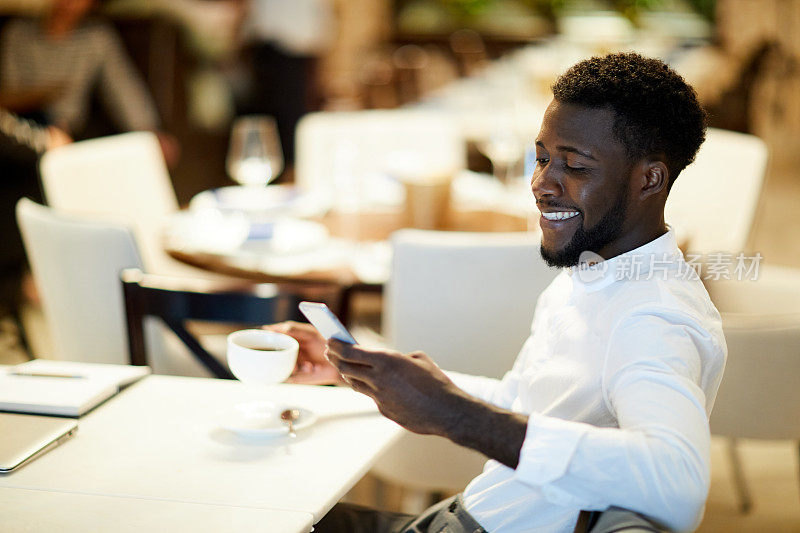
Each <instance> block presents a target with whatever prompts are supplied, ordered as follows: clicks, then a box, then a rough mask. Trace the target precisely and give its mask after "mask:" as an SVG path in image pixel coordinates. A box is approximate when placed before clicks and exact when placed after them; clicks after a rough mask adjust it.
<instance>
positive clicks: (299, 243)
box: [0, 0, 800, 533]
mask: <svg viewBox="0 0 800 533" xmlns="http://www.w3.org/2000/svg"><path fill="white" fill-rule="evenodd" d="M618 51H635V52H639V53H641V54H642V55H645V56H651V57H656V58H659V59H661V60H663V61H664V62H666V63H667V64H668V65H669V66H670V67H672V68H673V69H674V70H675V71H676V72H678V73H679V74H680V75H681V76H682V77H683V78H684V79H685V80H686V81H687V82H688V83H689V84H690V85H691V86H692V87H693V88H694V89H695V91H696V93H697V98H698V100H699V102H700V103H701V104H702V106H703V107H704V109H705V110H706V111H707V113H708V128H709V129H708V132H707V136H706V141H705V143H704V144H703V146H702V147H701V149H700V152H699V154H698V156H697V158H696V160H695V162H694V163H692V164H691V165H690V166H689V167H687V168H686V169H685V170H684V171H683V172H682V173H681V176H680V179H678V180H677V181H676V182H675V186H674V188H673V189H672V190H671V192H670V196H669V200H668V201H667V204H666V211H665V213H666V222H667V223H668V224H669V225H670V226H671V227H672V228H673V229H674V231H675V235H676V238H677V242H678V246H679V247H680V249H681V250H682V251H683V253H684V255H685V257H686V258H687V260H688V259H691V261H689V264H690V265H691V266H692V267H693V268H694V269H695V270H696V271H697V273H698V276H699V277H700V279H701V280H702V281H703V284H704V285H705V288H706V290H707V291H708V294H709V295H710V298H711V301H712V302H713V303H714V304H715V306H716V307H717V309H718V310H719V312H720V314H721V316H722V327H723V330H724V332H725V337H726V340H727V347H728V360H727V367H726V371H725V374H724V377H723V380H722V384H721V385H720V389H719V394H718V396H717V399H716V403H715V406H714V410H713V412H712V414H711V417H710V429H711V435H712V440H711V447H710V449H711V477H710V491H709V494H708V498H707V501H706V507H705V513H704V516H703V519H702V522H701V523H700V524H699V526H698V528H697V531H700V532H706V533H711V532H723V531H725V532H729V531H737V532H739V531H742V532H745V531H754V532H755V531H758V532H760V533H761V532H794V531H800V445H799V443H800V422H799V421H800V386H798V383H800V380H798V378H800V233H795V231H799V232H800V170H798V169H800V0H302V1H301V0H291V1H290V0H104V1H99V0H0V144H2V146H0V187H2V188H3V191H2V193H0V212H2V214H1V215H0V218H2V224H3V227H2V230H0V231H2V241H3V242H2V243H0V254H2V255H1V256H0V264H1V266H2V268H1V269H0V273H2V279H0V291H1V292H2V294H1V295H0V296H2V300H0V372H2V373H3V374H0V411H10V412H15V411H22V412H29V413H30V412H33V413H39V414H61V416H64V414H63V413H58V412H54V411H52V410H51V411H48V410H47V409H48V408H50V409H52V408H53V405H55V404H57V403H58V402H59V400H58V394H59V391H60V390H61V387H62V385H70V386H71V385H73V384H74V383H75V382H77V381H80V380H77V379H71V380H70V379H66V380H65V379H60V380H59V376H60V377H61V378H63V377H64V376H69V377H73V378H74V377H75V376H74V375H72V373H73V372H75V373H80V372H82V370H74V371H73V370H69V369H71V368H73V367H70V366H59V365H61V364H62V363H65V362H78V363H80V364H86V363H90V364H113V365H125V366H120V367H119V368H130V367H128V366H127V365H133V366H136V367H137V368H138V367H142V366H147V367H149V369H150V370H149V371H148V372H151V375H149V376H145V377H142V375H141V374H136V377H124V378H123V377H114V378H113V379H116V382H115V387H116V388H114V390H113V395H112V393H107V394H106V395H105V396H103V398H102V399H98V400H95V401H94V403H92V404H91V406H89V407H88V408H87V407H86V404H84V405H83V406H82V407H79V408H78V411H76V413H79V414H71V415H69V414H68V415H66V416H67V417H72V418H71V419H72V420H74V421H75V422H77V424H78V426H79V427H80V428H81V429H80V430H79V431H78V432H77V433H76V434H75V436H73V437H72V438H71V439H70V440H69V441H67V442H64V443H62V444H60V445H59V446H58V447H56V448H55V449H53V450H50V451H48V452H47V453H46V454H44V455H42V456H40V457H36V458H35V460H33V461H31V462H30V464H25V465H23V466H22V467H21V468H20V469H19V471H18V472H17V471H15V472H12V473H10V474H8V475H0V531H6V529H5V528H4V525H3V522H4V520H5V519H4V518H3V516H4V515H9V516H11V517H12V520H11V522H9V523H10V524H12V525H11V526H9V527H10V529H8V531H22V530H25V531H50V530H52V529H54V528H55V527H56V526H58V527H59V528H61V529H64V530H66V531H78V530H82V531H86V530H94V531H129V530H130V531H142V530H166V529H169V530H174V529H176V528H177V527H192V528H194V529H196V530H202V531H205V530H209V531H212V530H214V531H225V530H233V529H234V528H235V529H237V530H241V529H245V530H247V529H259V528H258V527H254V524H262V526H261V529H262V530H265V531H310V530H311V529H310V528H311V525H313V524H314V523H316V522H317V521H318V520H319V519H320V518H321V517H322V516H324V514H325V513H326V512H327V511H328V510H329V509H330V508H331V507H332V506H333V504H334V503H336V502H337V501H345V502H351V503H356V504H361V505H367V506H371V507H378V508H381V509H385V510H390V511H396V512H407V513H418V512H420V511H422V510H423V509H425V508H427V507H428V506H429V505H431V504H432V503H434V502H437V501H439V500H441V499H442V498H444V497H448V496H451V495H454V494H457V493H459V492H460V491H461V490H463V488H464V487H465V486H466V484H467V483H468V482H469V481H470V480H471V479H472V478H474V477H475V476H476V475H477V474H479V473H480V472H481V469H482V468H483V464H484V462H485V460H486V457H485V456H483V455H482V454H480V453H478V452H475V451H472V450H467V449H465V448H460V447H458V446H456V445H455V444H453V443H452V442H450V441H448V440H446V439H443V438H441V437H432V436H424V437H423V436H419V435H414V434H412V433H410V432H407V431H405V430H403V429H401V428H400V427H399V426H397V425H395V424H394V423H392V422H390V421H388V420H386V419H384V418H382V417H380V416H379V415H378V414H377V411H376V410H375V407H374V405H373V404H372V403H370V402H371V401H364V400H365V399H366V397H363V396H361V395H358V394H356V393H353V392H352V391H350V390H349V388H348V387H345V386H341V387H324V386H314V385H303V384H302V382H301V384H299V385H298V384H293V385H290V384H285V383H280V382H281V381H283V380H285V379H286V378H287V376H288V372H291V371H292V370H294V368H295V366H294V365H295V359H294V358H293V359H292V360H291V361H290V362H289V367H287V373H286V374H284V375H283V376H282V377H278V378H276V377H275V372H276V370H275V369H274V368H271V369H267V370H263V369H261V370H260V369H258V368H256V367H255V366H248V364H249V363H240V364H239V365H241V366H239V365H237V364H236V362H235V358H234V354H235V353H236V352H235V350H233V349H232V348H231V346H232V344H231V343H232V342H233V341H232V340H231V339H232V338H233V337H229V334H231V333H233V332H236V331H238V330H241V329H243V328H253V327H254V328H260V327H261V326H262V325H265V324H271V323H275V322H281V321H285V320H294V321H305V317H304V315H303V314H301V313H300V311H298V307H297V304H298V302H300V301H313V302H324V303H326V304H327V306H328V307H329V308H330V309H331V310H332V311H333V313H334V314H335V315H336V316H338V317H339V319H340V320H341V322H342V323H343V324H344V326H345V327H346V328H347V329H348V330H349V331H350V332H352V333H353V336H354V337H355V338H356V339H357V340H358V343H359V344H363V345H366V346H370V345H374V346H384V347H390V348H392V349H396V350H399V351H401V352H411V351H414V350H422V351H424V352H425V353H427V354H429V355H430V356H431V357H432V358H433V359H434V361H435V362H436V364H437V365H439V366H440V367H442V368H444V369H447V370H453V371H457V372H462V373H470V374H477V375H483V376H489V377H495V378H500V377H502V376H503V374H504V373H505V372H506V371H507V370H509V369H510V368H511V366H512V364H513V362H514V359H515V357H516V356H517V354H518V352H519V350H520V348H521V347H522V345H523V342H524V341H525V338H526V337H527V336H528V334H529V331H530V327H531V320H532V318H533V311H534V307H535V304H536V301H537V298H538V297H539V295H540V294H541V292H542V291H543V290H544V289H545V287H547V286H548V285H549V284H550V282H551V281H552V280H553V279H554V278H555V276H556V274H558V271H557V270H556V269H553V268H549V267H547V266H546V265H545V264H544V263H543V262H542V259H541V257H540V255H539V244H538V243H539V238H540V233H541V230H540V228H539V219H540V213H539V211H538V210H537V207H536V203H535V200H534V198H533V196H532V194H531V176H532V173H533V170H534V168H535V166H536V164H537V155H536V147H535V141H536V139H537V135H538V133H539V128H540V126H541V123H542V119H543V116H544V113H545V109H547V106H548V104H549V103H550V101H551V100H552V92H551V86H552V84H553V83H554V81H555V80H556V79H557V77H558V76H559V75H560V74H561V73H562V72H564V71H565V70H566V69H567V68H568V67H570V66H571V65H573V64H575V63H576V62H578V61H581V60H583V59H586V58H589V57H592V56H596V55H603V54H607V53H612V52H618ZM315 325H316V324H315ZM323 333H324V332H323ZM302 346H303V345H302V342H301V350H302V349H303V348H302ZM262 349H263V348H262ZM269 349H270V350H279V348H269ZM280 349H283V348H282V347H281V348H280ZM294 353H295V354H296V349H295V352H294ZM293 357H295V356H294V355H293ZM32 363H35V365H39V366H29V365H31V364H32ZM26 365H28V366H26ZM48 365H50V366H48ZM27 368H30V369H33V370H26V369H27ZM75 368H81V367H75ZM86 368H87V369H89V368H95V367H94V366H91V365H90V366H87V367H86ZM37 369H39V370H37ZM65 369H66V370H65ZM86 371H87V372H90V373H91V372H94V370H86ZM6 372H7V373H8V374H7V375H5V374H4V373H6ZM15 372H16V374H14V373H15ZM28 372H31V374H26V373H28ZM37 372H39V374H37ZM98 372H100V371H98ZM259 372H262V374H259ZM100 373H102V372H100ZM278 374H280V371H278ZM13 375H27V376H29V377H28V378H25V379H30V380H33V381H35V380H36V379H37V378H36V377H30V376H31V375H33V376H36V375H38V376H40V377H41V376H44V378H41V379H45V380H50V379H51V378H52V380H53V381H55V382H59V381H61V382H63V381H71V383H69V384H63V383H55V384H54V385H53V386H52V388H50V390H49V391H48V383H49V381H47V383H45V382H41V381H40V382H38V383H35V387H34V388H35V391H36V392H35V394H34V395H33V396H32V395H31V390H33V389H31V390H28V391H23V392H25V394H27V396H25V394H23V396H25V397H26V398H29V400H30V402H32V403H31V405H32V404H33V403H37V402H40V403H42V404H46V403H47V402H50V404H49V407H47V408H42V409H39V410H35V409H28V410H27V411H26V409H20V408H19V405H20V404H19V403H17V404H14V395H15V394H18V393H19V391H18V390H16V389H14V387H17V386H18V385H15V384H13V383H11V382H12V381H13V379H14V378H13ZM109 375H110V374H109ZM119 375H120V376H122V375H123V374H122V373H121V374H119ZM133 375H134V374H133V373H132V374H125V376H133ZM48 376H49V377H48ZM54 376H55V377H54ZM175 376H179V377H180V378H176V377H175ZM237 378H238V379H237ZM103 379H105V378H103ZM109 379H111V378H109ZM139 379H141V380H142V382H141V383H135V384H132V385H129V383H130V382H131V381H133V380H139ZM4 380H5V381H4ZM232 380H234V381H232ZM84 381H86V380H84ZM89 381H90V380H89ZM238 381H241V382H242V383H239V382H238ZM43 385H44V386H43ZM128 385H129V386H128ZM4 388H5V389H6V391H5V392H4V391H3V389H4ZM120 389H121V390H120ZM64 390H65V391H66V390H67V389H66V388H64ZM20 394H21V393H20ZM34 396H36V397H35V398H34ZM109 396H111V397H110V399H109ZM30 398H33V399H30ZM41 398H45V400H42V399H41ZM244 400H246V401H244ZM256 400H258V401H264V400H266V401H268V403H269V402H271V403H270V405H272V406H273V407H274V406H275V405H278V406H291V407H292V408H291V409H290V408H287V409H286V410H285V411H283V412H282V413H280V415H281V418H280V420H279V419H277V418H276V420H277V421H276V422H275V424H277V425H272V426H269V427H267V428H266V429H263V428H262V429H259V428H255V427H254V426H252V424H253V420H254V419H253V416H252V415H253V413H244V414H243V411H241V410H240V411H237V412H234V411H236V410H237V409H238V408H239V407H238V406H242V405H245V404H247V402H250V404H248V405H255V403H254V402H256ZM366 400H368V399H366ZM101 402H102V403H101ZM236 402H240V403H236ZM241 402H243V403H241ZM23 403H24V402H23ZM90 403H91V402H90ZM98 403H99V405H97V404H98ZM262 403H263V402H262ZM15 405H16V407H14V406H15ZM37 405H38V403H37ZM259 405H261V404H259ZM264 405H266V404H264ZM9 406H10V407H9ZM273 407H270V409H273ZM295 407H297V408H295ZM275 409H277V411H276V412H280V411H281V407H277V408H275ZM270 412H272V411H270ZM231 413H233V414H231ZM286 413H289V414H288V415H286ZM284 415H286V416H284ZM237 417H238V418H237ZM234 419H235V420H234ZM287 420H288V425H287V424H284V422H286V421H287ZM237 424H238V425H237ZM248 424H251V425H250V426H248ZM293 424H294V426H293ZM137 427H138V429H137ZM0 428H3V426H2V424H0ZM287 432H288V433H287ZM295 432H296V433H295ZM4 438H6V437H5V436H4V435H3V431H2V429H0V440H2V439H4ZM115 450H116V453H115ZM137 450H138V451H137ZM315 461H316V462H315ZM326 476H327V477H326ZM52 509H55V510H56V511H53V512H50V513H45V511H46V510H52ZM44 514H47V516H48V517H47V518H42V517H43V516H44ZM576 531H577V529H576ZM587 531H588V530H587ZM609 531H611V530H609ZM642 531H644V529H643V530H642ZM648 531H650V530H649V529H648ZM653 531H654V530H653Z"/></svg>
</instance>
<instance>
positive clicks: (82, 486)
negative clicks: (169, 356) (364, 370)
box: [0, 376, 402, 531]
mask: <svg viewBox="0 0 800 533" xmlns="http://www.w3.org/2000/svg"><path fill="white" fill-rule="evenodd" d="M254 399H257V400H268V401H273V402H275V403H278V404H279V405H290V406H298V407H302V408H306V409H309V410H311V411H313V412H314V413H315V414H316V415H318V417H319V419H318V420H317V421H316V422H315V423H314V424H312V425H311V426H309V427H306V428H303V429H298V431H297V437H296V438H290V437H289V436H288V435H280V436H276V437H263V438H255V437H243V436H240V435H238V434H237V433H233V432H231V431H229V430H226V429H224V428H223V427H222V425H223V424H224V422H225V420H226V418H225V417H224V413H226V412H227V411H230V410H231V408H232V407H233V405H234V404H236V403H237V402H242V401H249V400H254ZM401 431H402V430H401V428H400V426H398V425H396V424H394V423H393V422H391V421H389V420H387V419H385V418H383V417H381V416H380V415H379V414H378V412H377V409H376V408H375V404H374V403H373V402H372V401H371V400H370V399H369V398H367V397H366V396H363V395H360V394H358V393H356V392H353V391H352V390H350V389H348V388H343V387H314V386H302V385H285V384H281V385H275V386H272V387H261V388H253V389H250V388H248V386H246V385H244V384H243V383H240V382H238V381H228V380H217V379H201V378H181V377H172V376H149V377H147V378H145V379H143V380H142V381H140V382H138V383H136V384H134V385H132V386H130V387H129V388H127V389H125V390H123V391H122V392H121V393H120V394H119V395H117V396H116V397H114V398H112V399H111V400H109V401H108V402H107V403H105V404H103V405H101V406H100V407H98V408H97V409H95V410H94V411H92V412H91V413H89V414H88V415H86V416H85V417H82V418H81V419H80V421H79V430H78V432H77V434H76V435H75V436H74V437H73V438H72V439H70V440H68V441H66V442H64V443H63V444H61V445H60V446H58V447H57V448H55V449H53V450H51V451H50V452H48V453H47V454H45V455H43V456H41V457H39V458H37V459H36V460H35V461H33V462H31V463H30V464H28V465H25V466H24V467H23V468H21V469H20V470H19V471H17V472H14V473H12V474H10V475H7V476H3V477H0V506H2V507H3V509H5V511H4V515H3V524H4V526H7V525H8V521H9V519H10V520H12V522H17V523H20V522H21V521H22V520H23V519H25V518H26V517H31V518H32V521H31V523H32V524H33V526H29V527H28V528H26V530H37V531H38V530H48V528H47V525H48V524H50V523H51V522H55V521H58V523H59V527H60V528H61V529H64V527H61V526H71V525H72V524H73V522H74V523H75V524H80V523H85V522H86V520H89V518H86V519H85V520H84V519H83V518H81V516H79V515H80V514H81V510H83V509H90V508H91V509H92V515H91V516H92V517H94V516H95V515H97V513H98V511H97V509H95V507H100V506H101V505H103V506H105V505H106V504H108V505H109V507H108V509H109V511H108V512H105V511H103V512H100V515H99V517H100V520H101V522H102V521H103V520H109V521H111V520H113V519H114V516H112V515H115V513H114V512H111V511H113V510H116V511H117V512H118V513H119V514H118V515H116V520H118V521H119V523H117V524H116V525H117V526H120V527H119V528H117V527H114V526H110V525H109V522H104V523H101V524H100V525H101V526H102V525H107V526H109V527H105V528H103V527H99V528H98V527H97V524H95V523H93V525H92V527H90V528H88V529H90V530H93V531H95V530H101V529H105V530H113V531H119V530H123V529H124V527H123V526H127V527H130V526H131V525H132V524H141V525H143V527H140V528H139V529H140V530H151V529H158V530H163V531H172V530H180V529H185V528H184V527H182V526H186V525H190V526H191V529H192V530H196V529H195V527H194V526H195V525H196V524H199V523H200V522H201V519H203V520H205V519H207V520H208V524H210V525H211V524H214V523H217V524H219V522H218V520H220V519H221V518H222V517H225V516H228V517H231V518H232V519H233V521H232V522H229V523H228V522H226V524H225V526H224V527H222V528H221V529H230V527H229V525H230V524H244V525H254V524H256V523H257V521H258V518H259V517H261V518H262V519H264V521H263V522H262V523H261V524H260V525H259V526H258V527H243V528H242V529H244V530H250V529H254V530H255V529H263V528H264V527H265V524H271V523H272V522H271V518H270V517H273V516H274V517H276V519H277V520H279V522H277V523H283V524H286V528H285V529H284V528H278V527H275V528H270V527H267V529H269V530H276V531H309V530H310V525H311V524H313V523H315V522H317V521H318V520H319V519H320V518H322V516H324V515H325V514H326V513H327V512H328V510H330V508H331V507H332V506H333V505H334V504H335V503H336V502H337V501H338V500H339V499H340V498H341V497H342V496H343V495H344V494H345V493H346V492H347V491H348V490H350V488H352V486H353V485H354V484H355V483H356V482H357V481H358V480H359V479H360V478H361V477H362V476H363V475H364V474H365V473H366V472H367V471H368V470H369V468H370V466H371V465H372V463H373V462H374V461H375V460H376V459H377V458H378V456H379V455H380V454H381V453H382V452H383V450H385V449H386V448H387V447H389V446H390V445H391V444H392V443H393V442H394V441H395V440H396V439H397V438H399V436H400V434H401ZM356 437H357V438H356ZM29 494H34V495H35V497H34V498H32V499H28V498H27V495H29ZM20 501H25V502H27V503H26V504H25V505H23V506H21V507H17V505H12V503H15V502H20ZM51 504H52V505H54V507H52V508H50V507H49V505H51ZM37 509H38V510H41V512H42V515H43V516H42V518H40V519H35V520H34V519H33V518H34V517H35V512H36V510H37ZM139 511H140V512H142V513H146V514H148V515H149V516H142V517H138V518H137V517H136V513H137V512H139ZM54 513H58V514H54ZM150 513H153V514H150ZM7 515H8V516H7ZM9 517H10V518H9ZM45 517H48V518H45ZM90 518H91V517H90ZM128 518H130V522H127V520H126V519H128ZM156 518H158V519H159V524H158V525H159V527H156V528H148V527H146V525H147V524H151V523H152V522H153V520H155V519H156ZM82 520H83V522H82ZM111 523H112V524H113V522H111ZM36 524H41V527H38V526H36ZM26 525H27V524H26ZM0 529H3V528H0ZM68 529H69V528H68ZM201 529H202V528H201ZM206 529H208V528H206ZM71 530H75V528H72V529H71ZM84 530H86V529H84Z"/></svg>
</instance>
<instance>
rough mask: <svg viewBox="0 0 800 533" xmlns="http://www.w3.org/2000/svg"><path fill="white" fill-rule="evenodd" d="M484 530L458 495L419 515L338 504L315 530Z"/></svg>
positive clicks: (346, 532)
mask: <svg viewBox="0 0 800 533" xmlns="http://www.w3.org/2000/svg"><path fill="white" fill-rule="evenodd" d="M442 532H444V533H487V532H486V530H485V529H483V528H482V527H481V526H480V524H478V522H476V521H475V519H474V518H472V516H470V514H469V513H468V512H467V510H466V509H464V504H463V502H462V500H461V495H460V494H458V495H456V496H453V497H452V498H448V499H446V500H444V501H441V502H439V503H437V504H436V505H434V506H432V507H429V508H428V509H426V510H425V511H423V512H422V514H420V515H419V516H413V515H408V514H402V513H390V512H386V511H378V510H376V509H369V508H367V507H361V506H358V505H351V504H346V503H340V504H337V505H336V506H335V507H334V508H333V509H331V511H330V512H329V513H328V514H327V515H325V517H324V518H323V519H322V520H320V521H319V522H318V523H317V524H316V525H315V526H314V533H442Z"/></svg>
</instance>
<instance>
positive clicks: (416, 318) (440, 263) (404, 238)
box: [384, 230, 558, 377]
mask: <svg viewBox="0 0 800 533" xmlns="http://www.w3.org/2000/svg"><path fill="white" fill-rule="evenodd" d="M392 246H393V250H394V256H393V265H392V275H391V279H390V281H389V284H388V287H387V291H386V295H385V305H384V332H385V334H386V335H387V337H388V338H389V339H390V341H391V342H392V344H393V345H394V346H396V347H397V348H398V349H399V350H403V351H410V350H423V351H425V352H426V353H428V354H429V355H430V356H431V357H433V359H434V360H436V362H437V364H439V365H440V366H441V367H442V368H445V369H448V370H455V371H459V372H467V373H473V374H478V375H484V376H492V377H501V376H502V375H503V374H504V373H505V372H506V371H507V370H509V369H510V368H511V365H512V364H513V362H514V359H515V357H516V356H517V354H518V352H519V350H520V348H521V347H522V344H523V343H524V342H525V339H526V338H527V337H528V335H529V333H530V326H531V321H532V319H533V311H534V308H535V306H536V300H537V299H538V297H539V294H540V293H541V292H542V290H544V288H545V287H547V285H549V284H550V282H551V281H552V280H553V278H554V277H555V276H556V275H557V274H558V270H556V269H551V268H549V267H547V265H546V264H545V263H544V261H543V260H542V258H541V257H540V254H539V238H538V236H537V235H534V234H528V233H524V232H519V233H482V234H481V233H458V232H437V231H423V230H401V231H398V232H396V233H395V234H394V236H393V238H392Z"/></svg>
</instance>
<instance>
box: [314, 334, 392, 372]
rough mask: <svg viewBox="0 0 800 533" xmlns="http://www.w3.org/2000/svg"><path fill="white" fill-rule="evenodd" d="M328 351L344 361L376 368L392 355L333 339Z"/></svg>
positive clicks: (330, 341)
mask: <svg viewBox="0 0 800 533" xmlns="http://www.w3.org/2000/svg"><path fill="white" fill-rule="evenodd" d="M328 351H329V353H333V354H334V355H335V356H336V357H337V358H338V359H340V360H342V361H347V362H349V363H355V364H359V365H363V366H369V367H375V368H377V367H380V366H381V362H382V360H383V359H385V358H386V357H388V356H390V354H391V353H392V352H384V351H380V350H371V349H369V348H364V347H362V346H359V345H357V344H348V343H346V342H343V341H340V340H338V339H333V338H331V339H329V340H328Z"/></svg>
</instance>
